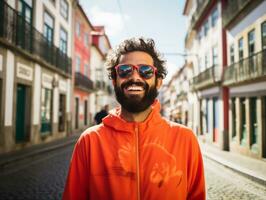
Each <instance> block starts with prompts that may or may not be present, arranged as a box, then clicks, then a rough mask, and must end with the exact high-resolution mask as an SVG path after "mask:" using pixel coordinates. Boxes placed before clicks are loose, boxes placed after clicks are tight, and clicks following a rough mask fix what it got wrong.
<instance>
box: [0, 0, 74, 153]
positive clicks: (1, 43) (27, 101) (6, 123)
mask: <svg viewBox="0 0 266 200" xmlns="http://www.w3.org/2000/svg"><path fill="white" fill-rule="evenodd" d="M0 9H1V11H0V13H1V14H0V15H1V17H0V18H1V20H0V21H1V26H2V27H1V29H0V30H1V31H0V89H1V97H0V99H1V100H0V103H1V104H0V105H1V120H0V122H1V125H0V130H1V132H0V141H1V142H0V153H2V152H8V151H13V150H18V149H21V148H24V147H25V146H31V145H33V144H40V143H43V142H48V141H51V140H54V139H56V138H61V137H65V136H66V135H67V132H68V130H69V127H70V120H71V119H70V95H71V59H70V56H71V43H72V41H71V38H72V36H71V27H72V25H71V19H72V15H71V13H72V12H71V9H72V1H70V0H69V1H67V0H60V1H52V0H51V1H47V0H40V1H33V0H18V1H12V0H7V1H4V0H1V1H0ZM15 22H16V23H15Z"/></svg>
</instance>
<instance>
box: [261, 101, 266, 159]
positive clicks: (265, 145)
mask: <svg viewBox="0 0 266 200" xmlns="http://www.w3.org/2000/svg"><path fill="white" fill-rule="evenodd" d="M262 102H263V105H262V108H263V110H262V127H263V129H262V155H263V157H264V158H266V96H264V97H263V101H262Z"/></svg>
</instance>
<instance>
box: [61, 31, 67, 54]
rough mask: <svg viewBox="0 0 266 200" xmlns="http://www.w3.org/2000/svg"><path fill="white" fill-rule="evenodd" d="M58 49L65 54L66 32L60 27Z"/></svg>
mask: <svg viewBox="0 0 266 200" xmlns="http://www.w3.org/2000/svg"><path fill="white" fill-rule="evenodd" d="M59 49H60V50H61V52H62V53H64V54H67V33H66V31H65V30H64V29H63V28H60V42H59Z"/></svg>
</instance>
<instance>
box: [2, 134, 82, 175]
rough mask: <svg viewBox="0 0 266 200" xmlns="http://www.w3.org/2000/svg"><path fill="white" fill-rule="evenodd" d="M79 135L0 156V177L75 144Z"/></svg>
mask: <svg viewBox="0 0 266 200" xmlns="http://www.w3.org/2000/svg"><path fill="white" fill-rule="evenodd" d="M79 136H80V134H73V135H71V136H68V137H66V138H62V139H58V140H56V141H52V142H48V143H45V144H39V145H33V146H31V147H28V148H25V149H22V150H19V151H14V152H10V153H6V154H3V155H0V175H1V173H5V172H6V171H7V170H8V169H9V168H12V167H16V166H22V165H26V164H28V163H29V162H31V161H32V160H34V159H36V158H38V157H39V156H40V155H42V154H45V153H48V152H52V151H55V150H57V149H59V148H63V147H66V146H68V145H71V144H74V143H76V141H77V139H78V138H79Z"/></svg>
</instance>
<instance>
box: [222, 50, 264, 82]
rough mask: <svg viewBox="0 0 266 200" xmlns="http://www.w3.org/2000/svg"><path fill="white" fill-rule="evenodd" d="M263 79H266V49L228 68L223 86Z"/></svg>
mask: <svg viewBox="0 0 266 200" xmlns="http://www.w3.org/2000/svg"><path fill="white" fill-rule="evenodd" d="M261 78H266V49H264V50H263V51H261V52H258V53H256V54H254V55H252V56H250V57H248V58H245V59H242V60H240V61H239V62H237V63H233V64H232V65H230V66H229V67H227V68H226V69H225V72H224V78H223V85H226V86H229V85H234V84H239V83H243V82H246V81H252V80H258V79H261Z"/></svg>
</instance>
